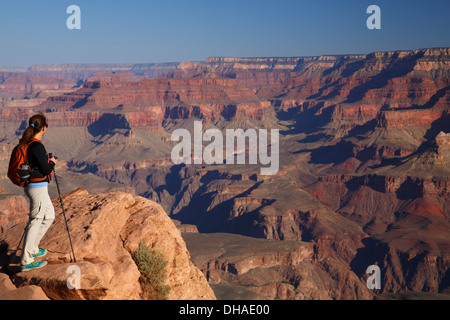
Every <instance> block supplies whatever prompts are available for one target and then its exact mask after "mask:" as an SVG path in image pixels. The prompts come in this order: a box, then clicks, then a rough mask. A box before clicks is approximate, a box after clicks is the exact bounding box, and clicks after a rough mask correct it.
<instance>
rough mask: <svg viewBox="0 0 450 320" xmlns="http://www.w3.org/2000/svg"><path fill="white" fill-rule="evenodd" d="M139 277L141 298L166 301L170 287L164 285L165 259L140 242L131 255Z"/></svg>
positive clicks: (165, 273)
mask: <svg viewBox="0 0 450 320" xmlns="http://www.w3.org/2000/svg"><path fill="white" fill-rule="evenodd" d="M132 257H133V260H134V262H135V263H136V265H137V267H138V269H139V272H140V273H141V277H140V279H139V281H140V283H141V287H142V298H143V299H146V300H166V299H167V296H168V294H169V292H170V287H169V286H168V285H165V282H166V279H167V270H166V266H167V259H166V258H165V257H164V255H163V254H162V253H161V252H159V251H157V250H154V249H149V248H148V247H147V246H146V245H145V243H143V242H141V243H140V244H139V248H138V250H137V251H136V252H134V253H133V255H132Z"/></svg>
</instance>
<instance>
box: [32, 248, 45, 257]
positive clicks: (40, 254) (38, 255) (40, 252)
mask: <svg viewBox="0 0 450 320" xmlns="http://www.w3.org/2000/svg"><path fill="white" fill-rule="evenodd" d="M47 253H48V251H47V249H41V250H39V252H38V253H36V254H33V258H39V257H43V256H45V255H46V254H47Z"/></svg>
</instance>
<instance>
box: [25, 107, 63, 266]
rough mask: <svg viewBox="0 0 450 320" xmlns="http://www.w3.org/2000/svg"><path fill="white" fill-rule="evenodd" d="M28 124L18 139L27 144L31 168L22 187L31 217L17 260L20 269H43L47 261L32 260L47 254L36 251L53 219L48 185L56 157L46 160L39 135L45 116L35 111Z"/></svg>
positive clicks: (41, 133) (41, 134)
mask: <svg viewBox="0 0 450 320" xmlns="http://www.w3.org/2000/svg"><path fill="white" fill-rule="evenodd" d="M28 124H29V126H28V127H27V128H26V129H25V132H24V133H23V136H22V138H21V139H20V141H19V147H20V146H26V145H28V148H27V149H26V150H27V158H28V164H29V166H30V168H31V173H30V179H29V182H28V183H27V184H26V185H25V186H24V191H25V195H26V196H27V197H28V199H29V200H30V218H29V220H28V225H27V227H26V233H25V243H24V247H23V250H22V257H21V261H20V265H21V270H22V271H29V270H33V269H37V268H42V267H44V266H45V265H46V264H47V261H40V262H34V258H37V257H43V256H45V255H46V254H47V249H41V250H39V243H40V242H41V239H42V238H43V237H44V235H45V234H46V232H47V230H48V229H49V227H50V226H51V224H52V223H53V220H54V219H55V209H54V207H53V204H52V201H51V199H50V196H49V194H48V184H49V182H50V175H51V174H52V171H53V168H54V167H55V165H56V163H57V160H56V159H55V157H52V158H51V159H49V157H48V155H47V152H46V150H45V147H44V145H43V144H42V142H41V139H42V136H43V135H44V134H45V133H46V132H47V128H48V124H47V119H46V118H45V116H44V115H43V114H36V115H34V116H32V117H31V118H30V120H29V122H28Z"/></svg>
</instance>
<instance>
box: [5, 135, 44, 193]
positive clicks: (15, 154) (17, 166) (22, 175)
mask: <svg viewBox="0 0 450 320" xmlns="http://www.w3.org/2000/svg"><path fill="white" fill-rule="evenodd" d="M35 141H37V142H39V143H40V141H39V140H38V139H31V140H30V141H29V142H28V143H26V144H24V145H18V146H16V147H15V148H14V150H13V151H12V153H11V158H10V160H9V166H8V178H9V180H11V182H12V183H14V184H15V185H17V186H19V187H25V186H26V185H27V184H28V183H29V182H30V178H31V167H30V165H29V164H28V158H27V150H28V146H29V145H30V144H31V143H33V142H35Z"/></svg>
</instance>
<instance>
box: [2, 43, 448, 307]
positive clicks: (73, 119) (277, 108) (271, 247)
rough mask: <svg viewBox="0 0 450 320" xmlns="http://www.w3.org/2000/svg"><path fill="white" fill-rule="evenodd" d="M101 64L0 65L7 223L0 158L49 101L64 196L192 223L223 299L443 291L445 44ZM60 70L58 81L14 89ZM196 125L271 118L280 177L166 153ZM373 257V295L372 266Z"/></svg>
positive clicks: (9, 202) (16, 199) (204, 266)
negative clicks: (131, 201)
mask: <svg viewBox="0 0 450 320" xmlns="http://www.w3.org/2000/svg"><path fill="white" fill-rule="evenodd" d="M108 68H109V69H108ZM108 68H106V66H103V69H101V68H99V67H98V66H97V70H95V69H96V67H95V65H93V66H91V68H87V67H86V66H83V65H70V66H69V65H67V66H66V65H65V66H54V68H50V67H49V66H47V67H44V66H40V67H39V68H37V67H35V68H32V69H30V70H28V71H27V72H28V73H30V72H32V75H33V77H31V76H30V75H27V74H2V75H0V76H1V77H3V78H1V77H0V79H3V80H2V81H3V83H4V86H3V87H0V93H1V95H2V96H3V97H4V98H3V100H2V101H1V102H0V118H1V119H5V121H2V122H1V124H0V127H1V128H2V130H1V134H0V163H1V168H3V169H1V171H0V174H1V177H0V184H1V185H3V188H2V189H1V190H0V193H1V196H0V205H1V206H2V207H0V212H1V214H0V222H1V228H2V231H3V232H7V230H9V229H10V228H12V227H13V226H14V225H15V224H17V223H20V222H23V221H24V219H26V204H25V203H26V201H25V199H24V198H23V196H22V190H20V189H19V188H15V187H12V186H11V184H10V183H9V182H8V181H7V178H6V177H5V174H6V169H4V168H5V167H6V166H7V162H8V160H9V153H10V152H11V150H12V148H13V147H14V145H15V144H16V143H17V140H18V138H19V135H20V134H21V132H22V131H23V129H24V128H25V125H26V124H25V122H26V119H27V117H29V116H30V115H31V114H33V113H34V112H36V111H43V112H45V113H46V115H47V117H48V120H49V123H50V127H49V129H48V132H47V134H46V136H45V138H44V143H45V145H46V147H47V150H48V151H49V152H53V153H55V154H57V155H58V156H59V158H60V159H61V161H60V162H59V165H58V168H57V170H58V171H57V174H58V178H59V180H60V184H61V189H62V190H63V192H70V191H73V190H75V189H77V188H78V187H82V188H85V189H87V190H88V191H89V192H90V193H91V194H96V193H102V192H114V191H120V192H125V193H127V194H131V195H133V196H142V197H144V198H147V199H149V200H153V201H155V202H157V203H159V204H160V205H161V206H162V208H163V209H164V210H165V212H166V213H167V214H168V215H169V217H170V218H172V219H173V220H175V221H178V223H181V225H180V226H179V228H180V230H182V231H183V230H184V231H189V232H183V238H184V240H185V241H186V244H187V248H188V249H189V252H190V254H191V256H192V261H193V263H194V264H195V265H196V267H197V268H199V269H200V270H201V271H202V272H203V274H204V275H205V277H206V279H207V280H208V281H209V283H210V285H211V286H212V288H213V289H214V290H215V292H216V295H217V296H218V297H219V298H238V297H246V298H251V299H373V298H376V299H378V298H386V297H388V298H396V297H398V298H408V297H411V298H414V297H424V294H429V295H430V296H436V297H442V298H445V297H448V295H449V294H450V276H449V266H450V228H449V227H450V225H449V219H450V211H449V208H450V192H449V185H450V169H449V168H450V166H449V165H450V115H449V110H450V109H449V107H450V90H449V89H450V78H449V75H450V49H449V48H432V49H420V50H412V51H393V52H374V53H371V54H367V55H341V56H321V57H306V58H302V57H299V58H209V59H207V60H205V61H204V62H198V63H192V62H182V63H179V64H175V65H173V64H169V65H142V66H139V67H138V66H135V67H131V66H128V65H127V66H117V68H116V69H114V68H113V67H112V66H108ZM152 68H153V69H152ZM144 69H145V70H146V71H144ZM68 70H70V72H68ZM152 70H153V71H152ZM19 73H20V72H19ZM56 74H58V75H59V77H58V79H65V80H64V81H62V80H61V81H60V82H55V83H57V84H58V85H57V86H56V84H55V83H53V82H52V83H53V84H52V87H46V88H43V89H41V90H39V89H38V90H37V91H36V90H34V89H33V90H31V91H27V90H25V91H24V90H22V89H20V90H18V91H17V92H12V91H11V90H12V89H11V88H13V87H14V86H13V85H11V86H10V87H8V83H14V81H19V82H20V81H22V80H20V79H24V77H25V78H26V77H28V78H26V79H28V80H26V81H28V82H30V81H31V82H33V81H37V82H39V81H45V82H46V83H50V82H51V81H50V80H48V78H51V77H54V76H55V75H56ZM37 76H42V77H43V78H41V79H39V78H35V77H37ZM18 77H19V78H20V79H19V78H18ZM8 79H9V80H8ZM14 79H15V80H14ZM54 80H55V79H54ZM65 81H67V83H66V82H65ZM74 82H75V85H74V84H73V83H74ZM17 88H19V87H17ZM21 88H30V87H29V86H28V87H21ZM33 88H34V87H33ZM36 88H38V86H36ZM44 89H45V90H44ZM11 97H14V100H12V99H11ZM6 119H8V121H6ZM194 121H202V124H203V128H204V130H207V129H209V128H218V129H220V130H221V131H222V132H225V131H224V130H226V129H231V128H233V129H235V128H242V129H244V130H246V129H250V128H253V129H269V130H270V129H278V130H280V149H279V160H280V168H279V171H278V173H277V174H276V175H273V176H262V175H261V174H260V167H261V165H227V164H216V165H211V166H207V165H205V164H203V165H175V164H173V163H172V161H171V158H170V156H171V150H172V148H173V147H174V145H175V144H176V143H175V142H172V141H171V133H172V132H173V131H174V130H175V129H178V128H185V129H188V130H189V131H190V132H193V125H194ZM205 145H207V144H205ZM244 152H245V154H246V155H247V156H248V152H249V150H248V149H246V150H244ZM50 191H51V194H52V196H53V197H55V196H56V195H57V194H56V190H55V186H54V185H52V186H51V187H50ZM197 230H198V232H199V233H195V232H197ZM193 231H195V232H194V233H193ZM249 252H251V254H249ZM374 264H375V265H378V266H379V267H380V269H381V274H382V277H381V284H382V286H381V287H382V288H381V290H378V291H376V292H372V291H370V290H368V289H367V286H366V279H367V274H366V273H365V271H366V269H367V267H368V266H370V265H374Z"/></svg>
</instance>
